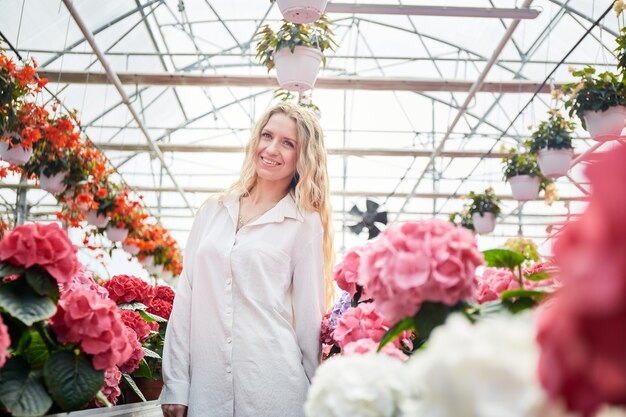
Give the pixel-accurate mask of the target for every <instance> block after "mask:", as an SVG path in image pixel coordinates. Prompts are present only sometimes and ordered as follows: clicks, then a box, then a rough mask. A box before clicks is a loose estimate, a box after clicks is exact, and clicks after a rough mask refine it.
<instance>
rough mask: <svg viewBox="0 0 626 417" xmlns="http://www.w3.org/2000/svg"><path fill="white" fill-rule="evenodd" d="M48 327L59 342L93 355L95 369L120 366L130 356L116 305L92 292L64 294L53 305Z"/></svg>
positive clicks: (82, 290) (124, 330)
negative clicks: (54, 306) (49, 326)
mask: <svg viewBox="0 0 626 417" xmlns="http://www.w3.org/2000/svg"><path fill="white" fill-rule="evenodd" d="M50 324H51V326H52V329H53V330H54V332H55V334H56V336H57V339H58V340H59V341H60V342H61V343H80V347H81V349H82V351H83V352H85V353H88V354H91V355H93V358H92V362H93V366H94V368H95V369H97V370H105V369H108V368H112V367H113V366H115V365H120V364H122V363H124V362H126V361H127V360H128V358H129V357H130V355H131V354H132V346H131V345H130V344H129V343H128V336H127V334H126V326H125V325H124V322H123V321H122V318H121V317H120V314H119V312H118V308H117V305H115V303H114V302H113V301H111V300H107V299H102V298H100V297H99V296H98V294H96V293H95V292H94V291H90V290H86V289H79V290H76V291H74V292H72V293H68V294H67V295H66V296H65V297H64V298H62V299H61V300H60V301H59V303H58V304H57V312H56V314H55V315H54V316H53V317H52V318H51V319H50Z"/></svg>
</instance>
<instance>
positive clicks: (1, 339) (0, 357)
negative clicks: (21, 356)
mask: <svg viewBox="0 0 626 417" xmlns="http://www.w3.org/2000/svg"><path fill="white" fill-rule="evenodd" d="M9 346H11V337H10V336H9V329H8V328H7V326H6V325H5V324H4V321H3V320H2V316H0V368H1V367H3V366H4V364H5V363H6V360H7V357H8V356H9V355H8V353H7V350H8V349H9Z"/></svg>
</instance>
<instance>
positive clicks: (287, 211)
mask: <svg viewBox="0 0 626 417" xmlns="http://www.w3.org/2000/svg"><path fill="white" fill-rule="evenodd" d="M240 195H241V194H237V193H231V194H229V195H226V196H224V197H223V199H222V204H223V205H224V207H226V210H228V214H229V215H230V218H231V219H232V220H233V222H234V223H236V222H237V216H238V215H239V197H240ZM287 217H288V218H291V219H295V220H298V221H299V222H303V221H304V216H303V215H302V213H301V211H300V210H298V207H297V206H296V201H295V200H294V198H293V196H292V195H291V193H287V195H286V196H284V197H283V198H282V199H281V200H280V201H279V202H278V203H276V205H275V206H274V207H272V208H271V209H270V210H269V211H268V212H267V213H265V214H263V215H262V216H261V217H259V218H258V219H257V220H255V221H254V222H252V223H251V224H264V223H278V222H282V221H283V220H285V218H287Z"/></svg>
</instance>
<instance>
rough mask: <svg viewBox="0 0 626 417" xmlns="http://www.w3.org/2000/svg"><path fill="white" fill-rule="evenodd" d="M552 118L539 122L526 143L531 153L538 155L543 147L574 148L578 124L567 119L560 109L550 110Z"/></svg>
mask: <svg viewBox="0 0 626 417" xmlns="http://www.w3.org/2000/svg"><path fill="white" fill-rule="evenodd" d="M548 114H550V118H549V119H548V120H544V121H543V122H541V123H539V126H538V127H537V129H536V130H535V131H534V132H533V134H532V135H531V139H530V140H529V141H528V142H527V143H526V145H527V146H528V147H529V149H530V153H531V154H533V155H536V154H537V152H539V151H540V150H542V149H573V146H572V134H573V133H574V129H575V128H576V124H575V123H574V122H571V121H567V120H566V119H565V118H564V117H563V116H562V115H561V114H560V113H559V112H558V111H556V110H550V111H549V112H548Z"/></svg>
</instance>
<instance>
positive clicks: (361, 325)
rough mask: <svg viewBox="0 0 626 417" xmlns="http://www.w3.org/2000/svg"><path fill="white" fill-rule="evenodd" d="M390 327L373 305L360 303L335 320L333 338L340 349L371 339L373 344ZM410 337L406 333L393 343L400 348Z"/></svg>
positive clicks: (409, 333)
mask: <svg viewBox="0 0 626 417" xmlns="http://www.w3.org/2000/svg"><path fill="white" fill-rule="evenodd" d="M391 326H392V324H391V323H389V322H387V321H385V320H384V319H383V317H382V316H381V315H380V314H378V312H377V311H376V306H375V305H374V303H361V304H359V305H358V306H356V307H351V308H349V309H347V310H346V312H345V313H344V314H343V316H341V317H339V318H338V319H337V327H335V331H334V333H333V337H334V339H335V340H336V342H337V345H339V347H340V348H342V349H343V347H344V346H346V345H347V344H348V343H351V342H356V341H357V340H360V339H372V340H374V341H375V342H380V341H381V340H382V338H383V336H384V335H385V333H386V332H387V330H389V328H390V327H391ZM410 337H411V332H409V331H406V332H404V333H402V334H401V335H400V337H399V338H397V339H396V340H395V341H394V342H393V343H394V344H395V346H396V347H400V344H401V342H402V341H403V340H404V341H405V342H407V343H408V344H410Z"/></svg>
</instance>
